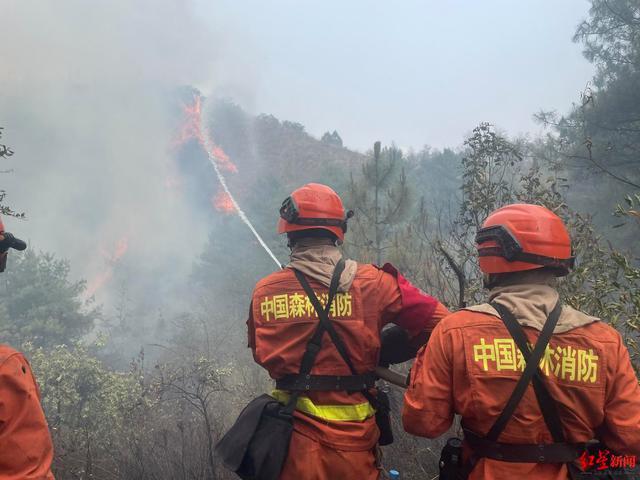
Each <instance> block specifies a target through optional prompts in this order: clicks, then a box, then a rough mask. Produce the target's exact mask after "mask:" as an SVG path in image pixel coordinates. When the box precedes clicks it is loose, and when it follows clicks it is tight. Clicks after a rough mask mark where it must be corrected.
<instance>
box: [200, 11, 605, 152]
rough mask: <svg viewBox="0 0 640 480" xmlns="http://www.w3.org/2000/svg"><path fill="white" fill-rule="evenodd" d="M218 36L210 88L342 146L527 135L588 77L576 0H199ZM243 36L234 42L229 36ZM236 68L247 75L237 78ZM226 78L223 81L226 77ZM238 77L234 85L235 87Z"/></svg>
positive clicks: (575, 95)
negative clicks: (482, 130)
mask: <svg viewBox="0 0 640 480" xmlns="http://www.w3.org/2000/svg"><path fill="white" fill-rule="evenodd" d="M198 6H199V11H200V12H201V14H202V15H203V17H206V18H207V22H208V23H210V24H211V25H215V28H216V29H218V30H219V31H221V32H222V31H224V32H228V33H229V35H227V36H226V37H225V38H226V39H227V43H226V45H225V48H224V49H223V56H221V57H220V62H221V63H220V68H219V69H218V72H217V73H218V75H219V78H220V80H221V84H220V85H219V89H220V90H224V91H227V92H228V93H229V95H232V96H234V97H235V98H237V99H239V100H240V101H241V103H243V104H244V105H245V106H246V107H248V108H250V109H252V110H253V111H254V112H255V113H260V112H266V113H270V114H273V115H275V116H277V117H280V118H286V119H289V120H295V121H299V122H301V123H303V124H304V125H305V126H306V127H307V130H308V131H309V132H311V133H312V134H314V135H315V136H320V135H322V134H323V132H325V131H327V130H329V131H333V130H334V129H337V130H338V132H339V133H340V134H341V136H342V138H343V140H344V142H345V145H347V146H348V147H351V148H357V149H359V150H365V149H367V148H371V145H372V144H373V142H374V141H375V140H382V141H383V142H384V143H390V142H392V141H395V142H396V143H397V144H398V145H400V146H402V147H412V148H415V149H419V148H421V147H422V146H423V145H425V144H429V145H431V146H434V147H439V148H443V147H457V146H459V145H461V144H462V142H463V139H464V136H465V134H467V133H468V132H470V131H471V130H472V129H473V127H474V126H476V125H477V124H478V123H479V122H482V121H488V122H493V123H495V124H496V125H498V126H499V127H500V129H503V130H505V131H507V132H508V133H510V134H514V135H518V134H525V133H533V134H537V133H539V132H540V130H541V129H540V127H539V126H538V125H537V124H536V123H535V122H534V120H533V118H532V116H533V114H534V113H535V112H537V111H538V110H540V109H545V110H554V109H557V110H559V111H560V112H564V111H567V110H568V109H569V108H570V107H571V102H572V101H577V99H579V98H580V97H579V95H580V92H581V91H582V90H584V88H585V86H586V84H587V82H588V81H589V79H590V78H591V75H592V73H593V68H592V66H591V65H590V64H589V63H588V62H587V60H586V59H584V58H583V56H582V54H581V46H580V45H579V44H575V43H573V42H572V41H571V38H572V36H573V33H574V31H575V29H576V26H577V25H578V24H579V23H580V21H581V20H583V19H584V18H586V16H587V13H588V8H589V2H587V1H586V0H563V1H556V0H536V1H533V0H519V1H512V0H483V1H471V0H447V1H442V0H403V1H400V2H391V1H388V0H349V1H346V2H345V1H339V0H325V1H322V2H309V1H300V0H270V1H262V0H244V1H235V0H225V1H223V2H217V3H211V2H209V1H207V0H199V2H198ZM238 32H241V34H240V35H233V34H235V33H238ZM239 65H242V66H243V68H244V69H245V70H246V75H241V76H239V75H237V72H238V68H239ZM226 73H230V74H232V78H233V81H228V82H227V81H225V79H224V76H225V74H226ZM238 78H240V79H241V80H244V81H240V82H238V81H237V80H238Z"/></svg>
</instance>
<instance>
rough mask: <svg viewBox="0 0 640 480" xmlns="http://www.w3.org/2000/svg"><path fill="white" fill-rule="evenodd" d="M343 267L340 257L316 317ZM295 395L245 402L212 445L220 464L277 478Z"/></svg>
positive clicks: (304, 365) (309, 357)
mask: <svg viewBox="0 0 640 480" xmlns="http://www.w3.org/2000/svg"><path fill="white" fill-rule="evenodd" d="M343 270H344V260H340V262H338V264H337V265H336V268H335V270H334V271H333V276H332V278H331V286H330V287H329V296H328V300H327V305H326V306H325V307H324V308H322V307H320V310H319V312H318V316H319V317H321V315H320V313H321V312H322V313H323V314H324V315H325V316H326V315H328V312H329V309H330V308H331V303H333V298H334V297H335V294H336V292H337V291H338V281H339V279H340V275H342V271H343ZM314 297H315V296H314ZM316 301H317V299H316ZM324 331H325V326H324V322H322V321H321V322H320V323H319V324H318V326H317V327H316V330H315V331H314V333H313V335H312V337H311V339H310V340H309V342H307V346H306V349H305V352H304V355H303V357H302V362H301V364H300V373H299V375H301V376H306V375H309V373H310V372H311V369H312V368H313V364H314V363H315V360H316V356H317V355H318V352H319V351H320V346H321V345H322V336H323V334H324ZM299 396H300V392H293V393H292V395H291V397H290V398H289V401H288V402H287V404H286V405H282V404H280V403H279V402H278V401H277V400H276V399H275V398H273V397H272V396H270V395H267V394H264V395H260V396H259V397H257V398H255V399H253V400H252V401H251V402H249V404H248V405H247V406H246V407H245V408H244V410H242V412H241V413H240V416H239V417H238V418H237V419H236V421H235V423H234V424H233V425H232V426H231V428H230V429H229V430H228V431H227V433H225V435H224V436H223V437H222V438H221V439H220V441H219V442H218V443H217V444H216V446H215V451H216V454H217V455H218V456H219V457H220V459H221V460H222V463H223V464H224V466H225V467H226V468H227V469H229V470H231V471H233V472H235V473H236V474H237V475H238V476H239V477H240V478H242V479H243V480H277V479H278V478H279V477H280V472H282V468H283V467H284V463H285V461H286V459H287V455H288V454H289V444H290V443H291V435H292V434H293V411H294V410H295V407H296V402H297V401H298V397H299Z"/></svg>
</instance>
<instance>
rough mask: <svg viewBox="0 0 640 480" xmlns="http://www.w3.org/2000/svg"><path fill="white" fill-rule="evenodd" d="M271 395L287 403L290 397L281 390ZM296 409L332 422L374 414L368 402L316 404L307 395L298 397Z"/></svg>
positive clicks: (349, 420)
mask: <svg viewBox="0 0 640 480" xmlns="http://www.w3.org/2000/svg"><path fill="white" fill-rule="evenodd" d="M271 395H272V396H273V397H274V398H275V399H276V400H278V402H280V403H282V404H285V403H287V402H288V401H289V397H290V395H289V393H288V392H285V391H283V390H274V391H273V392H272V393H271ZM296 410H298V411H300V412H304V413H307V414H309V415H312V416H314V417H318V418H322V419H323V420H329V421H334V422H362V421H364V420H366V419H367V418H369V417H373V416H374V415H375V414H376V411H375V409H374V408H373V407H372V406H371V404H370V403H369V402H364V403H356V404H353V405H316V404H315V403H313V401H312V400H311V399H310V398H308V397H299V398H298V401H297V402H296Z"/></svg>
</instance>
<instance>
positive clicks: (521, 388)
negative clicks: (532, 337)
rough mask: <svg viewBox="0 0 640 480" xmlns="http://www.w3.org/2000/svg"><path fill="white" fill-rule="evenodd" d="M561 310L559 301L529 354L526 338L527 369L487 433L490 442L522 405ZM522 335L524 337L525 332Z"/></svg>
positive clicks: (496, 437) (524, 354) (495, 439)
mask: <svg viewBox="0 0 640 480" xmlns="http://www.w3.org/2000/svg"><path fill="white" fill-rule="evenodd" d="M561 310H562V307H561V304H560V302H559V301H558V303H557V304H556V306H555V308H554V309H553V311H552V312H551V313H550V314H549V317H548V318H547V321H546V322H545V324H544V327H543V328H542V332H540V336H539V337H538V341H537V342H536V346H535V347H534V349H533V351H532V352H529V349H528V348H527V347H526V337H525V342H524V345H523V347H525V348H524V350H525V351H526V353H525V351H523V352H522V355H523V356H524V357H525V359H526V361H527V364H526V367H525V368H524V372H523V373H522V376H521V377H520V379H519V380H518V383H517V384H516V387H515V388H514V389H513V393H512V394H511V397H510V398H509V400H508V401H507V404H506V406H505V407H504V410H502V413H500V416H499V417H498V418H497V420H496V421H495V423H494V424H493V426H492V427H491V429H490V430H489V433H487V435H486V437H485V438H487V439H488V440H491V441H497V440H498V437H499V436H500V433H502V431H503V430H504V428H505V426H506V425H507V422H509V420H510V419H511V416H512V415H513V412H514V411H515V409H516V407H517V406H518V404H519V403H520V400H522V396H523V395H524V393H525V391H526V389H527V387H528V386H529V382H531V379H532V378H533V376H534V374H535V373H536V371H537V370H538V365H539V363H540V359H541V358H542V355H543V353H544V351H545V349H546V348H547V345H548V343H549V339H550V338H551V335H552V334H553V330H554V328H555V326H556V324H557V323H558V318H559V317H560V311H561ZM503 322H504V318H503ZM507 323H508V321H507V322H505V325H506V326H507V329H509V325H507ZM516 323H517V322H516ZM522 333H523V335H524V332H522ZM514 340H515V338H514ZM518 347H520V345H518Z"/></svg>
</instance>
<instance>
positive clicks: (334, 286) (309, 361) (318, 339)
mask: <svg viewBox="0 0 640 480" xmlns="http://www.w3.org/2000/svg"><path fill="white" fill-rule="evenodd" d="M344 263H345V262H344V260H343V259H340V261H339V262H338V263H337V265H336V267H335V269H334V270H333V275H332V276H331V284H330V286H329V295H328V298H327V304H326V305H325V307H324V308H322V305H320V302H319V301H318V299H317V297H316V296H315V294H314V293H313V290H311V294H312V295H313V299H312V298H311V297H309V299H310V300H311V302H312V303H313V300H315V301H316V303H317V306H316V303H313V306H314V308H315V309H316V313H317V314H318V318H320V319H321V320H320V322H319V323H318V326H317V327H316V329H315V331H314V332H313V335H312V336H311V338H310V339H309V341H308V342H307V346H306V348H305V351H304V354H303V355H302V360H301V362H300V370H299V373H298V377H299V378H303V377H309V376H310V375H309V374H310V373H311V369H312V368H313V364H314V363H315V361H316V357H317V356H318V352H320V349H321V348H322V337H323V335H324V332H325V324H324V322H323V321H322V317H323V316H327V315H328V313H329V309H330V308H331V304H332V303H333V299H334V298H335V295H336V292H337V291H338V284H339V281H340V276H341V275H342V272H343V271H344ZM294 273H296V276H297V275H298V273H299V272H298V271H297V270H294ZM305 281H306V279H305ZM308 285H309V284H308V283H307V286H308ZM303 288H304V285H303ZM309 288H311V287H309ZM305 291H306V289H305ZM307 295H308V293H307ZM300 393H301V392H300V391H294V392H293V393H292V395H291V397H290V398H289V401H288V402H287V405H286V406H285V408H284V409H283V411H282V413H284V414H285V415H292V414H293V411H294V410H295V408H296V403H297V401H298V397H299V396H300Z"/></svg>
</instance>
